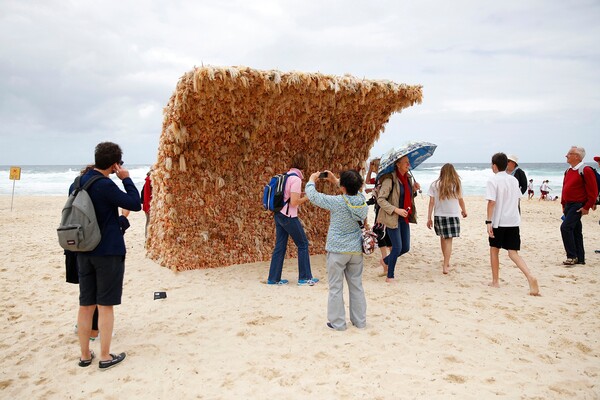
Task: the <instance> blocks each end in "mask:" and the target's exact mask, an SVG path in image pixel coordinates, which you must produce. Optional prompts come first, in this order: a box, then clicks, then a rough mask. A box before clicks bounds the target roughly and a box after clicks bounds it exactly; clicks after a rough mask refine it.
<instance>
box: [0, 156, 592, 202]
mask: <svg viewBox="0 0 600 400" xmlns="http://www.w3.org/2000/svg"><path fill="white" fill-rule="evenodd" d="M594 164H595V163H593V164H591V163H588V165H592V166H596V165H594ZM442 165H443V163H423V164H421V165H420V166H419V167H418V168H416V169H415V170H413V175H414V176H415V178H416V180H417V182H419V183H420V184H421V188H422V190H423V193H424V194H426V193H427V190H428V188H429V185H430V184H431V182H433V181H434V180H435V179H437V178H438V176H439V173H440V168H441V167H442ZM17 166H18V167H21V179H20V180H17V181H12V180H10V166H7V165H3V166H0V195H11V194H12V193H13V182H14V194H15V196H66V195H67V191H68V190H69V185H70V184H71V183H72V182H73V179H75V177H76V176H77V174H78V173H79V171H80V170H81V168H83V167H84V166H82V165H21V166H19V165H17ZM126 167H127V169H128V170H129V174H130V176H131V179H132V180H133V182H134V183H135V185H136V186H137V188H138V189H139V190H141V189H142V186H143V185H144V179H145V178H146V173H147V172H148V170H149V169H150V164H138V165H127V166H126ZM454 167H455V168H456V170H457V172H458V174H459V175H460V177H461V180H462V184H463V194H464V195H465V196H484V195H485V185H486V182H487V180H488V179H489V178H490V176H491V175H492V170H491V168H490V164H489V163H455V164H454ZM520 167H521V168H522V169H523V170H524V171H525V173H526V174H527V179H528V180H529V179H533V184H534V188H535V192H536V196H539V187H540V185H541V183H542V180H546V179H548V180H549V181H550V183H549V185H550V188H551V191H550V194H551V195H553V196H560V193H561V190H562V180H563V174H564V172H565V170H566V169H567V167H568V165H567V164H566V163H529V164H526V163H523V164H521V165H520ZM111 177H112V179H113V180H114V181H115V182H118V178H116V177H115V176H114V175H111Z"/></svg>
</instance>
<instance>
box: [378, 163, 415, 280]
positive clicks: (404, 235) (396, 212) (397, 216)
mask: <svg viewBox="0 0 600 400" xmlns="http://www.w3.org/2000/svg"><path fill="white" fill-rule="evenodd" d="M409 169H410V162H409V160H408V157H407V156H404V157H401V158H400V159H398V161H396V163H395V168H394V172H392V173H391V174H387V175H383V176H382V177H381V178H380V181H381V188H380V189H379V194H378V195H377V204H379V207H380V209H379V213H378V215H377V222H379V223H382V224H383V225H385V226H386V233H387V235H389V237H390V240H391V242H392V250H391V252H390V254H389V255H388V256H387V257H385V258H384V259H383V261H382V263H383V268H384V270H385V269H386V268H387V278H386V279H385V281H386V282H394V271H395V269H396V261H397V260H398V257H400V256H401V255H402V254H404V253H407V252H408V251H409V250H410V226H409V225H408V224H409V223H416V222H417V215H416V210H415V204H414V196H415V193H416V190H419V189H420V185H419V184H418V183H416V182H413V179H412V176H411V175H410V174H409V173H408V170H409Z"/></svg>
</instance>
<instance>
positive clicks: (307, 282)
mask: <svg viewBox="0 0 600 400" xmlns="http://www.w3.org/2000/svg"><path fill="white" fill-rule="evenodd" d="M317 282H319V280H318V279H316V278H312V279H298V286H314V285H315V283H317Z"/></svg>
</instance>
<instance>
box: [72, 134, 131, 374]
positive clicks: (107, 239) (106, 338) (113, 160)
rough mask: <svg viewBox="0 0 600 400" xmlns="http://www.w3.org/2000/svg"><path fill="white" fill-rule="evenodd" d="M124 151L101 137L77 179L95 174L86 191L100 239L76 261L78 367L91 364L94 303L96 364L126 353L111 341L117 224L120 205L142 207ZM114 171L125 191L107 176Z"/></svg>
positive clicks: (119, 252)
mask: <svg viewBox="0 0 600 400" xmlns="http://www.w3.org/2000/svg"><path fill="white" fill-rule="evenodd" d="M122 155H123V152H122V151H121V148H120V147H119V145H117V144H115V143H111V142H102V143H99V144H98V145H97V146H96V149H95V154H94V158H95V162H94V166H95V168H94V169H92V170H90V171H88V172H86V173H85V174H84V175H83V176H81V185H85V183H86V182H87V181H88V180H90V179H93V178H94V177H96V176H99V177H100V179H98V180H96V181H95V182H94V183H93V184H92V185H91V186H90V187H89V188H88V189H87V192H88V194H89V196H90V198H91V200H92V203H93V205H94V210H95V213H96V219H97V221H98V225H99V226H100V231H101V239H100V243H99V244H98V245H97V246H96V248H94V249H93V250H91V251H84V252H79V253H78V254H77V265H78V267H79V314H78V318H77V328H78V329H77V330H78V336H79V345H80V347H81V358H80V359H79V366H80V367H87V366H89V365H91V363H92V360H93V359H94V357H95V355H94V353H93V352H91V351H90V344H89V337H90V330H91V327H92V316H93V314H94V310H95V308H96V305H97V306H98V314H99V320H98V325H99V330H100V332H102V337H101V339H100V357H99V364H98V366H99V368H100V369H101V370H105V369H108V368H111V367H113V366H115V365H117V364H119V363H120V362H121V361H123V360H124V359H125V353H120V354H111V353H110V343H111V339H112V332H113V326H114V313H113V306H115V305H118V304H121V296H122V292H123V276H124V272H125V240H124V239H123V233H122V231H121V225H120V224H119V207H120V208H123V209H125V210H131V211H139V210H140V209H141V202H140V195H139V193H138V190H137V188H136V187H135V185H134V183H133V181H132V180H131V178H130V177H129V171H128V170H127V169H126V168H124V167H123V161H122ZM113 173H114V174H116V176H117V178H119V179H121V181H122V182H123V186H124V188H125V190H126V193H125V192H123V191H122V190H121V189H119V187H118V186H117V185H116V184H115V183H114V182H113V181H112V180H111V179H104V178H108V177H109V175H110V174H113Z"/></svg>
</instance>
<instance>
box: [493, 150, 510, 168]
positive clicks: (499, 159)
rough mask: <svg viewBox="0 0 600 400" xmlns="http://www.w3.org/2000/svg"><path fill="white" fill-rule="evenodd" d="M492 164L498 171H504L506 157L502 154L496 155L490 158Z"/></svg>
mask: <svg viewBox="0 0 600 400" xmlns="http://www.w3.org/2000/svg"><path fill="white" fill-rule="evenodd" d="M492 164H494V165H495V166H496V167H498V171H506V166H507V165H508V157H506V154H504V153H496V154H494V155H493V156H492Z"/></svg>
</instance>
